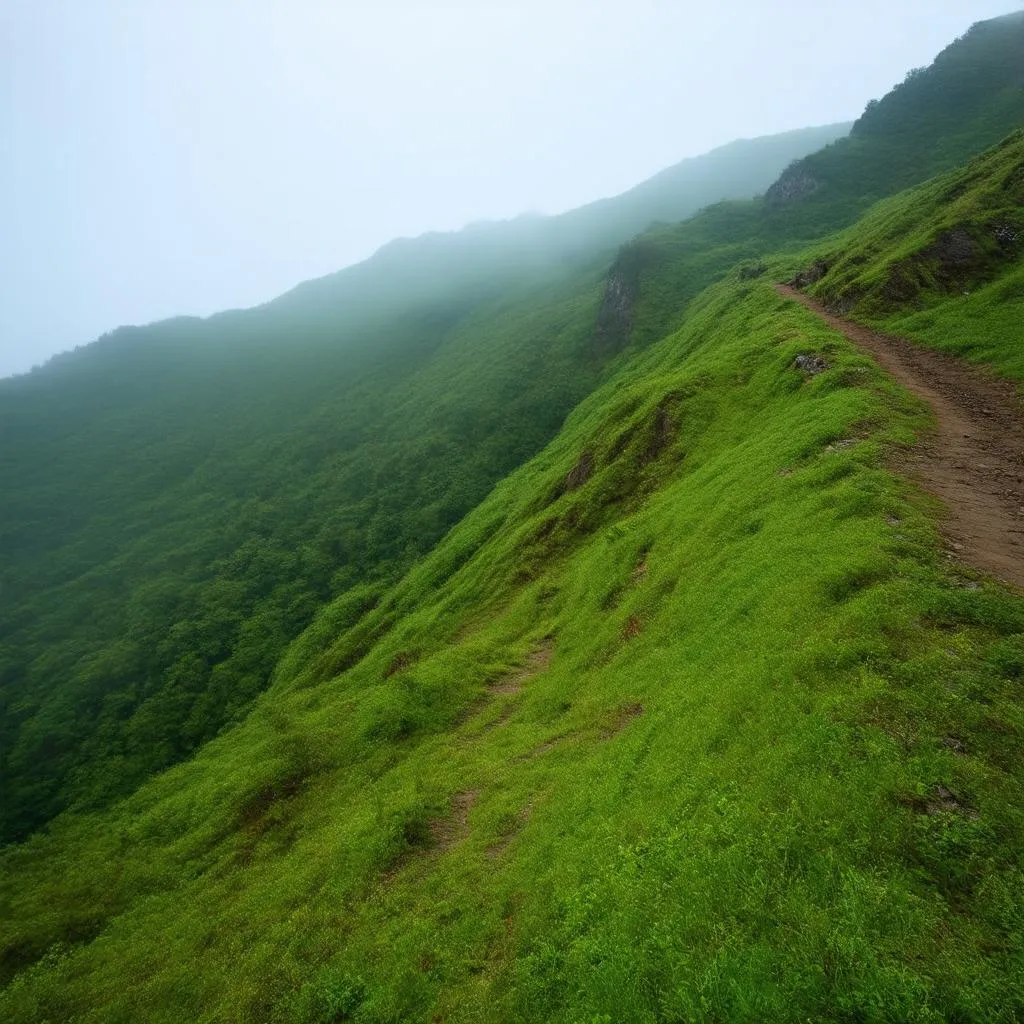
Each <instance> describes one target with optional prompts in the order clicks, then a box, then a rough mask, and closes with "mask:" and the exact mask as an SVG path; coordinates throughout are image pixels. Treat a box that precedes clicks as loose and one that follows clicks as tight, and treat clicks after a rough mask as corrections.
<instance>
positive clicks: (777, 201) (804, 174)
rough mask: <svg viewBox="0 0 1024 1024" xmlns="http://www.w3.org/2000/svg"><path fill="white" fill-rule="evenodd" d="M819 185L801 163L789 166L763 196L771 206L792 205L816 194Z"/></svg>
mask: <svg viewBox="0 0 1024 1024" xmlns="http://www.w3.org/2000/svg"><path fill="white" fill-rule="evenodd" d="M818 188H819V183H818V180H817V178H815V177H814V175H813V174H811V171H810V169H809V168H808V167H807V165H806V164H805V163H804V162H803V161H798V162H797V163H793V164H790V165H789V167H787V168H786V169H785V170H784V171H783V172H782V174H781V175H780V176H779V180H778V181H777V182H775V184H774V185H772V187H771V188H770V189H768V191H767V192H765V194H764V198H765V201H766V202H768V203H770V204H772V205H773V206H782V205H784V204H786V203H794V202H797V201H798V200H800V199H803V198H804V196H809V195H810V194H811V193H812V192H817V190H818Z"/></svg>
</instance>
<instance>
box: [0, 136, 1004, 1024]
mask: <svg viewBox="0 0 1024 1024" xmlns="http://www.w3.org/2000/svg"><path fill="white" fill-rule="evenodd" d="M996 166H997V165H996V164H994V163H993V162H992V158H991V155H989V156H987V157H985V158H983V159H982V160H980V161H978V162H976V163H975V164H973V165H972V166H971V168H969V169H968V171H967V172H966V173H967V175H969V176H973V180H974V182H975V186H974V187H976V188H977V189H978V190H979V195H980V194H983V193H984V191H985V190H986V189H989V188H992V187H994V182H995V181H996V180H997V179H995V178H993V175H994V174H995V173H996V171H995V168H996ZM986 168H987V170H986ZM919 195H920V193H918V192H912V193H909V194H908V195H906V196H904V197H902V199H901V201H902V203H903V204H904V206H905V208H906V211H910V210H912V209H913V206H914V204H915V203H916V202H917V201H918V197H919ZM896 206H897V202H896V201H893V203H892V204H890V205H889V206H888V207H886V209H887V210H888V211H889V213H893V212H895V211H896ZM880 215H881V214H880V213H879V212H878V211H876V212H875V214H873V215H872V216H871V217H869V218H868V219H867V220H866V221H865V223H864V224H863V225H861V226H860V227H858V228H854V229H851V230H850V231H849V232H848V233H847V234H846V235H844V236H842V237H841V238H837V239H831V240H829V241H828V242H827V243H823V245H822V246H821V248H822V249H823V250H825V249H827V250H828V251H834V250H836V249H837V248H838V247H839V246H841V245H849V244H853V243H855V240H856V239H857V238H858V233H859V232H860V231H861V230H863V231H865V232H869V231H870V230H871V225H872V224H874V223H877V221H876V220H875V219H874V218H875V217H877V216H880ZM697 230H699V227H698V228H697ZM900 244H902V243H900ZM813 255H814V252H813V251H812V252H806V251H804V252H793V253H790V254H783V255H780V256H777V257H775V258H773V259H771V260H769V261H768V262H767V263H765V264H763V265H756V266H755V265H751V264H750V263H749V262H742V261H741V262H740V263H739V264H738V265H735V266H733V267H732V269H731V270H730V271H729V272H728V273H727V274H726V275H725V277H724V278H723V279H722V280H721V281H719V282H718V283H716V284H714V285H713V286H711V287H710V288H707V289H705V290H704V291H702V292H701V293H700V294H699V295H698V296H697V297H696V298H695V299H694V300H693V301H692V302H691V303H690V305H689V307H688V308H687V311H686V316H685V323H684V325H683V326H682V328H681V329H679V330H677V331H674V332H672V333H669V334H667V335H666V336H665V337H663V338H662V339H661V340H660V341H658V342H657V343H655V344H653V345H651V346H649V347H648V348H646V349H645V350H643V351H641V352H639V353H637V354H635V355H634V356H633V358H632V359H630V360H629V361H628V362H624V363H623V364H622V365H621V366H620V367H618V369H617V371H616V372H615V373H614V375H613V376H612V377H610V379H609V380H608V381H607V382H605V383H604V384H602V385H601V386H600V387H598V388H597V390H596V391H595V392H594V393H593V394H592V395H590V396H589V397H587V398H586V399H584V400H583V401H582V402H581V403H580V405H579V406H578V407H577V408H576V409H575V410H574V411H573V412H572V414H571V415H570V416H569V418H568V420H567V421H566V423H565V425H564V427H563V428H562V430H561V431H560V432H559V433H558V435H557V436H556V437H555V439H554V440H553V441H552V442H551V443H550V444H549V445H548V446H547V447H545V448H544V450H543V451H542V452H540V454H538V455H537V456H536V457H535V458H534V459H532V460H531V461H530V462H528V463H527V464H526V465H525V466H523V467H522V468H520V469H519V470H517V471H516V472H514V473H513V474H512V475H511V476H509V477H508V478H507V479H506V480H504V481H503V482H502V483H500V484H499V485H498V486H497V487H496V488H495V490H494V491H493V492H492V493H491V494H490V496H489V497H488V498H487V499H486V500H485V501H483V502H482V503H481V504H480V505H479V507H477V508H476V509H475V510H474V511H473V512H472V513H470V515H468V516H467V517H466V518H465V519H464V520H463V521H462V522H461V523H459V524H458V526H456V527H455V528H454V529H453V530H452V531H451V532H450V533H449V534H448V536H446V537H445V539H444V540H443V541H442V542H441V543H440V544H439V545H438V546H437V548H436V549H435V550H434V551H433V552H432V553H431V554H430V555H429V556H428V557H427V558H426V559H424V560H423V561H422V562H421V563H420V564H418V565H417V566H416V567H415V568H414V569H413V570H412V571H411V572H410V573H409V574H408V575H407V576H406V577H405V579H403V580H402V581H401V583H399V584H398V585H397V586H395V587H394V588H392V589H390V590H389V591H388V592H387V593H386V594H384V595H383V596H382V598H381V600H380V601H379V602H378V603H377V604H376V605H375V606H374V607H373V608H371V609H368V610H367V609H366V608H365V607H363V606H361V605H360V603H359V601H358V600H355V599H354V598H353V597H352V596H351V595H349V596H343V597H341V598H339V599H338V600H337V601H336V602H334V603H332V604H330V605H328V606H327V607H326V608H325V609H324V610H323V611H322V612H321V613H320V614H319V616H318V617H317V619H316V620H315V621H314V623H313V624H312V626H311V627H310V628H309V629H308V630H307V631H306V632H305V633H304V634H303V636H302V637H301V638H300V639H299V640H298V641H296V643H295V644H293V645H292V646H291V648H290V649H289V651H288V653H287V655H286V656H285V658H284V659H283V660H282V662H281V664H280V666H279V668H278V671H277V673H276V676H275V682H274V684H273V686H272V687H271V688H270V690H268V691H267V692H266V693H264V694H263V695H262V696H261V697H260V698H259V699H258V700H257V702H256V704H255V706H254V709H253V712H252V713H251V714H250V715H249V716H248V717H247V718H246V720H245V721H244V722H243V723H242V724H240V725H239V726H238V727H237V728H236V729H235V730H233V731H232V732H230V733H228V734H225V735H224V736H222V737H220V738H218V739H215V740H213V741H212V742H210V743H208V744H207V745H206V746H205V747H204V748H203V749H202V750H201V751H200V752H199V753H198V754H197V755H196V756H195V757H194V758H193V759H191V760H190V761H189V762H187V763H185V764H182V765H179V766H177V767H175V768H173V769H171V770H170V771H167V772H165V773H163V774H162V775H160V776H158V777H156V778H154V779H153V780H151V781H150V782H148V783H147V784H146V785H144V786H143V787H141V788H140V789H139V791H138V792H137V793H135V794H134V795H133V796H131V797H130V798H128V799H127V800H125V801H122V802H120V803H118V804H116V805H114V806H113V807H111V808H109V809H108V810H107V811H106V812H104V813H96V814H79V815H65V816H62V817H61V818H59V819H58V820H57V821H55V822H54V823H53V825H52V826H51V828H50V829H49V830H48V832H47V833H43V834H38V835H36V836H35V837H33V838H31V839H30V840H28V841H27V842H26V843H24V844H22V845H21V846H18V847H13V848H10V849H9V850H8V851H7V853H6V855H5V858H4V862H3V871H2V872H0V877H2V878H3V880H4V881H3V890H2V893H3V913H2V915H0V919H2V920H3V922H4V924H3V926H2V928H3V931H2V932H0V935H2V939H3V947H2V948H3V949H4V950H5V954H4V964H5V969H6V971H7V972H8V975H9V976H10V977H11V979H12V980H11V981H10V984H9V985H8V986H7V988H6V989H5V991H4V993H3V995H2V996H0V1011H2V1014H3V1016H4V1018H5V1019H8V1020H12V1021H30V1020H31V1021H41V1020H61V1021H73V1020H87V1019H88V1020H103V1021H128V1020H136V1019H146V1020H148V1021H168V1022H170V1021H180V1020H186V1019H187V1020H196V1021H223V1020H245V1021H249V1020H252V1021H256V1020H259V1021H310V1022H312V1021H318V1022H327V1021H337V1020H347V1019H351V1020H356V1021H361V1022H364V1024H366V1022H382V1021H405V1020H445V1021H471V1020H477V1021H484V1020H486V1021H502V1020H507V1021H537V1020H547V1021H564V1022H577V1021H581V1020H588V1021H593V1020H604V1021H608V1020H614V1021H617V1020H629V1021H639V1022H644V1021H651V1022H653V1021H667V1020H693V1019H704V1020H728V1021H751V1022H753V1021H764V1020H777V1021H803V1020H808V1019H812V1020H833V1021H850V1020H859V1021H929V1022H930V1021H942V1020H959V1021H978V1022H981V1021H1006V1022H1009V1021H1013V1020H1015V1019H1019V1017H1020V1016H1021V1015H1022V1014H1024V1001H1022V993H1024V986H1022V985H1021V979H1022V977H1024V973H1022V972H1024V946H1022V936H1024V931H1022V929H1021V922H1022V920H1024V864H1022V861H1021V845H1020V836H1021V834H1022V828H1024V812H1022V807H1024V800H1022V797H1024V769H1022V766H1021V762H1020V758H1019V750H1020V745H1021V740H1022V731H1024V700H1022V694H1021V690H1020V679H1021V676H1022V674H1024V601H1022V599H1021V598H1020V597H1019V596H1018V595H1017V594H1016V593H1015V592H1012V591H1009V590H1007V589H1005V588H1004V587H1002V586H1001V585H999V584H998V583H995V582H992V581H990V580H988V579H986V578H985V577H984V576H983V575H980V574H978V573H977V572H975V571H972V570H971V569H970V568H969V567H965V566H964V565H962V564H961V563H960V562H958V561H957V560H955V559H950V558H948V557H947V554H946V551H945V549H944V544H943V541H942V538H941V536H940V534H939V530H938V525H937V515H938V508H937V504H936V502H935V500H934V499H933V498H932V497H930V496H929V495H927V494H926V493H924V492H922V491H921V490H919V489H918V488H917V487H915V486H914V485H913V484H911V483H910V482H908V481H907V480H906V479H904V478H902V477H901V476H900V475H898V474H895V473H894V472H893V471H892V467H893V466H898V465H899V464H900V459H901V454H905V453H909V452H912V450H913V446H914V445H915V444H916V443H917V439H918V438H919V437H920V436H922V435H927V432H928V430H929V429H930V426H931V419H930V416H929V414H928V412H927V409H926V408H924V407H923V406H922V404H921V403H920V402H919V401H918V400H916V399H915V398H914V397H913V396H911V395H910V394H908V393H907V392H906V391H904V390H903V389H902V388H901V387H900V386H899V385H898V384H897V383H896V382H895V381H894V380H893V379H892V378H891V377H890V376H888V375H887V374H886V373H884V372H883V371H882V370H881V369H880V368H879V367H878V366H877V364H876V363H875V362H874V361H873V360H872V359H870V358H869V357H868V356H866V355H865V354H863V353H861V352H860V351H858V349H857V348H856V347H855V346H853V345H852V344H850V343H849V342H848V341H847V340H846V339H845V338H844V337H843V335H842V334H840V333H838V332H836V331H833V330H831V329H829V327H828V326H827V325H826V324H824V323H823V322H822V320H821V319H820V318H819V317H818V316H817V315H816V314H815V313H813V312H811V311H808V310H805V309H803V308H801V307H800V306H799V305H797V304H795V303H793V302H790V301H788V300H787V299H784V298H782V297H780V296H778V295H777V294H776V292H775V290H774V287H773V284H772V282H773V281H774V280H779V279H782V278H783V277H786V276H789V275H792V274H793V273H794V272H795V271H796V270H797V269H799V268H801V267H805V266H807V264H808V261H809V260H811V259H812V258H813ZM1016 270H1017V262H1016V261H1007V262H1005V263H1003V264H1000V266H999V267H998V268H996V270H995V271H994V275H995V276H994V277H993V279H992V281H991V282H990V284H991V286H993V287H997V286H998V283H999V281H1000V279H1009V277H1010V275H1012V274H1014V273H1015V272H1016ZM869 271H870V267H866V269H865V272H869ZM691 286H692V284H691V282H689V281H685V280H684V281H680V284H679V288H680V293H681V294H688V290H689V288H690V287H691ZM961 298H962V296H958V295H955V294H949V295H945V296H941V295H940V296H936V297H935V298H934V301H933V304H932V306H931V307H930V308H932V310H933V311H934V312H935V313H936V316H939V317H941V315H942V311H943V310H945V309H946V308H947V307H950V306H955V305H956V304H957V303H958V302H960V300H961ZM659 301H661V300H660V299H659V294H658V293H657V292H655V293H653V294H648V295H647V296H646V297H645V298H643V299H641V300H638V310H642V309H643V308H644V303H647V306H646V308H647V310H648V312H649V315H650V317H651V321H650V322H654V320H655V319H656V317H657V316H659V315H663V314H661V313H658V312H657V309H656V306H657V303H658V302H659ZM1006 301H1007V302H1008V303H1009V304H1010V305H1011V308H1012V309H1014V310H1016V312H1017V315H1018V317H1020V318H1021V319H1022V320H1024V297H1022V296H1016V297H1014V296H1013V295H1011V296H1010V297H1008V298H1007V300H1006ZM664 315H667V314H664ZM979 331H981V328H979ZM988 344H990V345H993V346H998V345H1001V344H1004V342H1002V341H1000V340H998V339H989V341H988ZM801 357H803V358H801Z"/></svg>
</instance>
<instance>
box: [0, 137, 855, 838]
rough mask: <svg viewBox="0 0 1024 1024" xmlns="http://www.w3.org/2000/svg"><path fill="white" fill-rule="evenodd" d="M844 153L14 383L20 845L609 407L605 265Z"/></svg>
mask: <svg viewBox="0 0 1024 1024" xmlns="http://www.w3.org/2000/svg"><path fill="white" fill-rule="evenodd" d="M841 131H842V127H841V126H839V127H835V128H828V129H813V130H808V131H805V132H797V133H790V134H788V135H786V136H783V137H781V138H769V139H764V140H755V141H751V142H746V143H742V144H737V145H736V146H735V147H732V148H729V147H727V148H726V149H725V150H722V151H716V153H713V154H709V155H708V156H707V157H705V158H698V159H696V160H691V161H687V162H685V163H684V164H683V165H680V167H679V168H677V169H676V170H674V171H673V172H672V173H671V176H670V179H668V180H662V181H660V182H659V183H657V184H656V185H655V186H652V187H649V188H647V189H646V190H645V189H641V193H640V194H641V198H642V202H637V200H636V198H635V197H634V196H626V197H623V199H622V200H621V202H620V201H616V200H610V201H608V202H606V203H605V204H602V206H601V207H600V209H594V210H591V211H584V212H583V213H582V215H581V216H580V217H576V218H574V217H571V216H570V217H569V218H568V219H562V218H553V219H543V218H542V219H529V218H528V219H523V220H520V221H514V222H510V223H508V224H501V225H483V226H478V227H475V228H472V229H469V230H467V231H465V232H462V233H460V234H457V235H448V236H426V237H424V238H422V239H418V240H415V241H403V242H400V243H393V244H392V245H390V246H387V247H385V248H384V249H383V250H381V252H380V253H378V254H377V255H376V256H375V257H374V258H373V259H371V260H369V261H367V262H366V263H364V264H361V265H359V266H357V267H353V268H350V269H348V270H346V271H343V272H341V273H339V274H336V275H332V276H331V277H329V278H325V279H323V280H321V281H316V282H309V283H307V284H305V285H302V286H300V287H299V288H297V289H295V290H293V291H292V292H290V293H289V294H287V295H285V296H282V297H281V298H279V299H278V300H275V301H274V302H272V303H269V304H267V305H266V306H264V307H261V308H259V309H256V310H249V311H235V312H231V313H226V314H221V315H219V316H215V317H212V318H210V319H209V320H205V321H200V320H196V319H189V318H181V319H179V320H173V321H168V322H166V323H162V324H157V325H154V326H152V327H147V328H125V329H121V330H119V331H116V332H114V333H113V334H111V335H109V336H107V337H105V338H103V339H101V340H100V341H99V342H97V343H95V344H94V345H91V346H88V347H86V348H84V349H80V350H77V351H76V352H73V353H70V354H67V355H64V356H60V357H58V358H57V359H54V360H53V361H52V362H51V363H50V364H48V365H47V366H46V367H44V368H43V369H42V370H39V371H37V372H35V373H32V374H29V375H27V376H25V377H20V378H15V379H12V380H7V381H3V382H0V436H2V437H3V439H4V441H3V445H2V447H0V470H2V472H3V476H4V480H5V484H6V486H5V488H4V494H3V500H2V501H0V554H2V559H0V566H2V568H0V587H2V590H3V594H4V603H3V606H2V609H0V637H2V640H3V642H2V644H0V651H2V653H0V700H2V716H0V750H2V752H3V753H2V755H0V772H2V774H3V776H4V778H5V780H6V789H7V792H6V797H7V798H6V799H5V800H3V801H2V811H0V824H2V828H0V837H2V838H4V839H8V840H9V839H12V838H19V837H22V836H24V835H26V834H27V833H28V832H30V831H31V830H32V829H34V828H36V827H38V826H39V825H41V824H43V823H45V822H46V821H47V820H49V818H50V817H52V816H53V814H55V813H57V812H58V811H59V810H60V809H61V808H63V807H65V806H67V805H69V804H87V805H95V804H97V803H102V802H103V801H105V800H107V799H109V798H110V797H111V796H114V795H117V794H120V793H125V792H129V791H130V790H131V789H132V788H133V787H134V786H135V785H136V784H137V783H138V782H139V780H140V779H142V778H144V777H145V776H146V775H148V774H149V773H151V772H153V771H155V770H158V769H160V768H162V767H165V766H166V765H168V764H171V763H174V762H175V761H177V760H179V759H180V758H181V757H184V756H187V755H188V754H189V753H190V752H191V751H192V750H194V749H196V748H197V747H198V746H201V745H202V743H204V742H205V741H207V740H208V739H210V738H211V737H212V736H215V735H216V734H217V733H218V731H219V730H220V729H222V728H224V727H227V726H229V725H231V724H232V723H234V722H236V721H237V720H239V719H240V718H241V717H242V716H244V714H245V711H246V709H247V708H248V706H249V703H250V702H251V700H252V699H253V697H254V696H255V695H256V694H257V693H259V692H260V691H261V690H262V689H263V688H264V687H265V686H266V685H267V684H268V682H269V680H270V678H271V676H272V673H273V669H274V665H275V664H276V662H277V660H278V658H279V657H280V655H281V653H282V652H283V650H284V648H285V646H286V645H287V643H288V642H289V641H290V640H291V639H292V638H294V637H295V636H296V635H297V634H298V633H299V632H300V631H301V630H302V628H304V627H305V626H306V625H307V624H308V623H309V621H310V619H311V618H312V615H313V613H314V611H315V609H316V608H317V607H318V606H319V605H320V604H322V603H323V602H324V601H326V600H328V599H330V598H331V597H333V596H335V595H337V594H338V593H341V592H343V591H346V590H348V589H349V588H351V587H354V586H368V587H369V588H370V589H367V590H363V591H360V597H359V600H360V601H362V602H363V603H366V604H372V602H373V601H374V600H375V599H376V593H377V592H376V591H375V590H374V589H373V587H374V586H376V585H378V584H379V583H380V582H381V581H384V582H387V581H391V580H393V579H395V578H396V577H397V576H399V575H400V574H401V573H402V572H403V571H404V570H405V569H407V568H408V567H409V565H410V564H412V562H413V561H414V560H415V559H416V558H417V557H418V556H420V555H422V554H424V553H425V552H426V551H427V550H429V548H430V547H431V546H432V545H433V544H434V543H435V542H436V541H437V540H438V539H439V538H440V537H441V536H442V535H443V534H444V532H445V531H446V530H447V529H449V528H450V527H451V526H452V525H454V524H455V523H456V522H458V520H459V519H460V518H461V516H462V515H463V514H465V512H467V511H468V510H469V509H471V508H472V507H473V506H474V505H475V504H476V503H477V502H478V501H480V500H481V499H482V498H483V497H484V495H485V494H486V493H487V491H488V489H489V488H490V487H491V486H492V485H493V484H494V483H495V481H497V480H498V479H500V478H501V477H502V476H504V475H505V474H506V473H508V472H509V471H510V470H511V469H513V468H514V467H515V466H517V465H519V464H521V463H522V462H523V461H524V460H525V459H527V458H528V457H529V456H530V455H532V454H534V453H535V452H536V451H537V450H538V449H539V448H540V447H541V446H542V445H543V444H544V443H545V442H546V441H547V440H548V439H549V438H550V437H551V436H552V435H553V434H554V433H555V431H556V430H557V429H558V427H559V425H560V423H561V421H562V419H563V418H564V416H565V414H566V413H567V412H568V411H569V409H571V408H572V406H573V405H574V404H575V403H576V402H578V401H579V400H580V399H581V398H582V397H583V396H584V395H585V394H587V393H588V392H589V391H590V390H591V389H592V388H593V387H594V385H595V384H596V383H597V382H598V380H599V379H600V377H601V374H602V373H603V371H604V366H605V364H607V362H608V361H609V360H610V359H613V358H614V357H615V356H616V354H617V352H618V351H619V350H620V349H621V348H622V347H623V346H624V345H625V344H627V342H628V332H627V331H626V330H625V329H623V328H621V327H616V328H614V329H611V330H609V329H608V328H607V324H606V325H605V326H604V327H602V329H601V331H600V333H599V334H595V322H596V321H597V319H598V314H599V310H600V302H601V297H602V289H603V288H604V286H605V282H604V274H605V269H606V267H607V263H608V260H609V259H610V256H608V257H606V256H603V255H602V252H601V249H602V248H603V247H605V246H610V245H614V244H617V243H618V242H621V241H622V240H623V239H624V238H626V237H628V235H629V234H631V233H633V232H634V231H636V230H638V229H639V228H640V227H643V226H644V225H645V224H646V223H647V220H648V219H649V217H650V216H655V215H658V214H659V213H660V214H662V215H665V216H675V215H677V214H679V213H680V212H681V211H684V212H692V210H694V209H696V208H697V207H698V206H699V205H700V204H701V203H703V202H705V201H707V200H708V199H718V198H720V197H721V196H722V195H728V194H736V192H737V191H739V192H741V193H742V192H744V191H746V192H754V191H756V190H758V189H763V188H764V187H766V186H767V184H768V183H769V182H770V180H771V178H772V177H773V176H774V175H775V174H777V173H778V170H779V168H780V166H782V165H783V164H784V163H785V162H786V161H787V160H788V159H790V158H791V157H792V156H793V155H794V154H799V153H803V152H806V151H807V150H808V149H810V148H813V147H815V146H817V145H820V144H821V143H822V141H824V140H827V139H831V138H834V137H835V135H836V134H838V133H840V132H841ZM762 153H763V158H762V156H761V155H760V154H762ZM729 168H733V171H732V172H731V173H730V174H728V175H725V180H723V181H720V180H719V179H720V178H722V176H723V172H725V171H727V170H728V169H729ZM613 327H614V325H613Z"/></svg>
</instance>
